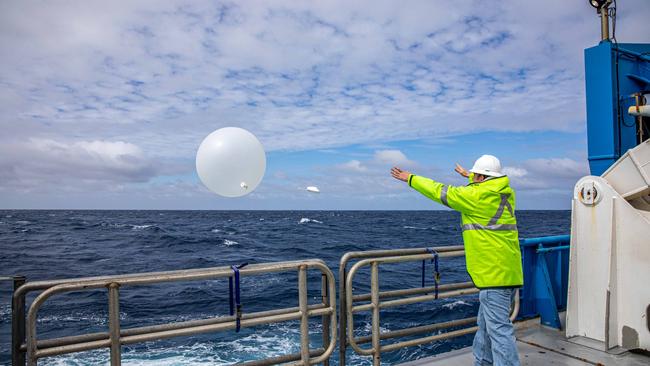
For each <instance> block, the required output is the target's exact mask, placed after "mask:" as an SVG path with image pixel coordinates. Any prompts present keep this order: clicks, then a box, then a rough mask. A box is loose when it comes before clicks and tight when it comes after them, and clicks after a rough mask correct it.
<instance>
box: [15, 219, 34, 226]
mask: <svg viewBox="0 0 650 366" xmlns="http://www.w3.org/2000/svg"><path fill="white" fill-rule="evenodd" d="M31 223H32V222H31V221H27V220H18V221H16V224H19V225H29V224H31Z"/></svg>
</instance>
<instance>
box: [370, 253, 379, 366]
mask: <svg viewBox="0 0 650 366" xmlns="http://www.w3.org/2000/svg"><path fill="white" fill-rule="evenodd" d="M370 275H371V278H370V291H371V292H370V301H371V302H372V351H373V353H372V364H373V366H379V365H380V364H381V349H380V348H381V345H380V341H381V339H380V338H379V263H377V262H372V269H371V274H370Z"/></svg>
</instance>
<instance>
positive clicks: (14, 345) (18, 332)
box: [11, 276, 26, 366]
mask: <svg viewBox="0 0 650 366" xmlns="http://www.w3.org/2000/svg"><path fill="white" fill-rule="evenodd" d="M13 280H14V293H15V292H16V290H18V288H19V287H20V286H22V285H24V284H25V281H26V278H25V276H14V277H13ZM24 341H25V296H24V295H23V296H17V297H13V296H12V300H11V364H12V365H14V366H25V354H24V353H23V352H22V351H21V350H20V346H21V345H22V344H23V342H24Z"/></svg>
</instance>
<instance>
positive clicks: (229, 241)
mask: <svg viewBox="0 0 650 366" xmlns="http://www.w3.org/2000/svg"><path fill="white" fill-rule="evenodd" d="M237 244H239V243H238V242H236V241H234V240H228V239H224V240H223V245H225V246H227V247H229V246H233V245H237Z"/></svg>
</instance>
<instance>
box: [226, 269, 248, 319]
mask: <svg viewBox="0 0 650 366" xmlns="http://www.w3.org/2000/svg"><path fill="white" fill-rule="evenodd" d="M247 265H248V263H243V264H240V265H238V266H230V268H231V269H232V272H233V276H231V277H228V288H229V289H230V316H233V315H236V318H235V321H236V322H237V327H236V329H235V330H236V331H237V332H239V329H241V315H242V306H241V286H240V284H239V270H240V269H241V268H244V267H246V266H247ZM233 277H234V278H235V286H234V287H235V288H234V290H235V291H234V296H233Z"/></svg>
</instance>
